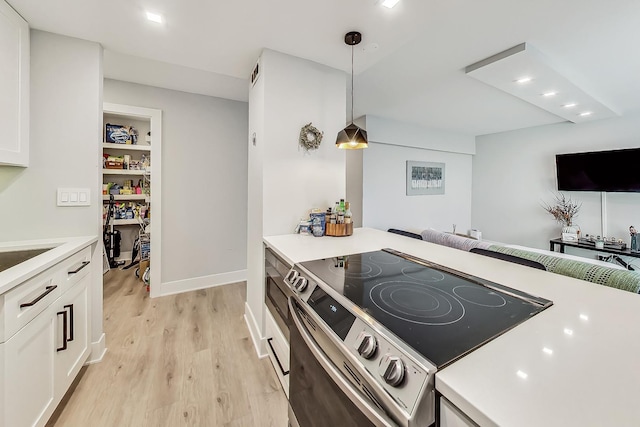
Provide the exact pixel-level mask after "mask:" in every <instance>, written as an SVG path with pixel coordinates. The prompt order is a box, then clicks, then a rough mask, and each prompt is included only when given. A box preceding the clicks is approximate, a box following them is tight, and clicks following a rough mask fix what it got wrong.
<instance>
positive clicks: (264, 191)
mask: <svg viewBox="0 0 640 427" xmlns="http://www.w3.org/2000/svg"><path fill="white" fill-rule="evenodd" d="M260 61H261V64H260V67H261V70H262V71H261V75H260V77H259V78H258V81H257V83H256V86H254V87H253V88H252V90H251V91H250V93H249V104H250V106H249V111H250V118H249V142H248V144H249V164H250V179H249V190H248V191H249V194H248V196H249V214H248V215H249V230H248V240H247V245H248V248H247V252H248V261H247V262H248V266H247V268H248V274H247V277H248V280H247V319H248V320H249V321H250V323H249V325H250V327H251V328H252V334H253V336H254V339H255V340H256V344H257V345H258V350H259V351H261V348H262V345H261V344H260V343H259V342H258V340H259V339H261V338H262V337H263V333H264V281H263V273H264V272H263V269H264V260H263V259H262V256H263V253H262V237H263V236H269V235H277V234H288V233H292V232H293V230H294V228H295V226H296V224H297V223H298V222H299V221H300V218H304V217H305V216H308V212H309V209H311V208H313V207H318V208H321V209H326V208H327V207H328V206H330V205H333V204H334V203H335V202H336V200H339V199H340V198H344V197H345V191H346V190H345V188H346V186H345V153H344V151H342V150H338V149H337V148H335V137H336V135H337V134H338V131H339V130H340V129H342V128H343V127H344V126H345V102H346V74H345V73H343V72H342V71H338V70H335V69H332V68H329V67H326V66H324V65H320V64H317V63H314V62H310V61H307V60H303V59H300V58H296V57H292V56H289V55H285V54H282V53H279V52H275V51H271V50H265V51H264V52H263V53H262V55H261V58H260ZM309 122H312V123H313V125H314V126H315V127H317V128H318V129H320V130H321V131H323V132H324V138H323V141H322V144H321V146H320V148H319V149H318V150H315V151H313V152H310V153H307V152H305V151H304V149H302V148H301V147H299V145H298V138H299V135H300V128H301V127H302V126H304V125H306V124H307V123H309ZM254 132H255V133H256V139H257V143H256V146H253V144H252V142H251V139H252V138H251V137H252V134H253V133H254Z"/></svg>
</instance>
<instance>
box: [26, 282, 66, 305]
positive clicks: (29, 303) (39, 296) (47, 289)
mask: <svg viewBox="0 0 640 427" xmlns="http://www.w3.org/2000/svg"><path fill="white" fill-rule="evenodd" d="M57 287H58V285H51V286H47V287H46V288H44V292H43V293H41V294H40V295H38V296H37V297H36V299H34V300H33V301H29V302H24V303H22V304H20V308H25V307H32V306H34V305H36V304H37V303H38V302H39V301H40V300H41V299H42V298H44V297H46V296H47V295H49V294H50V293H51V292H53V290H54V289H55V288H57Z"/></svg>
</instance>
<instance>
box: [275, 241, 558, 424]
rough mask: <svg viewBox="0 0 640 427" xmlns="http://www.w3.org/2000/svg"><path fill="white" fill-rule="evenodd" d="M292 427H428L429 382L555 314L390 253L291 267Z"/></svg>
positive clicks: (508, 292)
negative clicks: (466, 358) (457, 362)
mask: <svg viewBox="0 0 640 427" xmlns="http://www.w3.org/2000/svg"><path fill="white" fill-rule="evenodd" d="M286 281H287V282H288V284H289V285H290V286H291V287H292V289H293V290H294V293H295V294H294V296H293V297H291V298H290V300H289V316H290V323H291V326H292V328H291V367H290V370H291V374H290V375H291V377H290V388H289V401H290V407H289V420H290V424H291V425H292V426H294V427H295V426H300V427H324V426H330V427H335V426H338V425H350V426H374V425H375V426H407V427H414V426H420V427H425V426H430V425H433V424H434V423H435V390H434V374H435V373H436V371H437V370H438V369H442V368H444V367H446V366H447V365H448V364H450V363H452V362H453V361H455V360H456V359H458V358H460V357H462V356H464V355H465V354H467V353H469V352H471V351H473V350H474V349H476V348H478V347H480V346H481V345H483V344H485V343H486V342H488V341H490V340H492V339H494V338H496V337H497V336H499V335H501V334H503V333H505V332H506V331H508V330H509V329H511V328H513V327H515V326H516V325H518V324H520V323H521V322H524V321H525V320H527V319H529V318H531V317H532V316H534V315H536V314H537V313H539V312H541V311H542V310H544V309H546V308H547V307H549V306H551V305H552V302H551V301H549V300H546V299H543V298H539V297H535V296H532V295H528V294H525V293H523V292H520V291H517V290H514V289H511V288H508V287H506V286H502V285H499V284H497V283H493V282H490V281H487V280H483V279H480V278H477V277H473V276H469V275H466V274H463V273H460V272H457V271H454V270H451V269H448V268H446V267H443V266H440V265H437V264H433V263H430V262H428V261H425V260H421V259H418V258H415V257H412V256H410V255H407V254H403V253H400V252H397V251H394V250H392V249H384V250H381V251H375V252H367V253H362V254H353V255H348V256H342V257H337V258H330V259H322V260H315V261H308V262H303V263H300V264H296V265H295V266H294V267H293V268H292V269H291V271H290V272H289V274H288V275H287V277H286Z"/></svg>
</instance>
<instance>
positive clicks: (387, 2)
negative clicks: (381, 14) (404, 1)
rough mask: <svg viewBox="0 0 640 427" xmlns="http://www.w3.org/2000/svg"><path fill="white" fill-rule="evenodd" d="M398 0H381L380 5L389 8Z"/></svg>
mask: <svg viewBox="0 0 640 427" xmlns="http://www.w3.org/2000/svg"><path fill="white" fill-rule="evenodd" d="M399 1H400V0H384V1H383V2H382V5H383V6H384V7H388V8H389V9H391V8H392V7H393V6H395V5H396V4H398V2H399Z"/></svg>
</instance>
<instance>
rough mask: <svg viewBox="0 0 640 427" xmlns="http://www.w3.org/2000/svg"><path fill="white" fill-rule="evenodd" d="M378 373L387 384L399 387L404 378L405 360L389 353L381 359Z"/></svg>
mask: <svg viewBox="0 0 640 427" xmlns="http://www.w3.org/2000/svg"><path fill="white" fill-rule="evenodd" d="M378 373H379V374H380V376H381V377H382V378H383V379H384V380H385V382H386V383H387V384H389V385H390V386H393V387H397V386H399V385H400V384H402V380H404V362H403V361H402V359H400V358H399V357H398V356H392V355H390V354H389V353H387V354H385V355H384V356H383V357H382V360H381V361H380V367H379V368H378Z"/></svg>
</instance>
